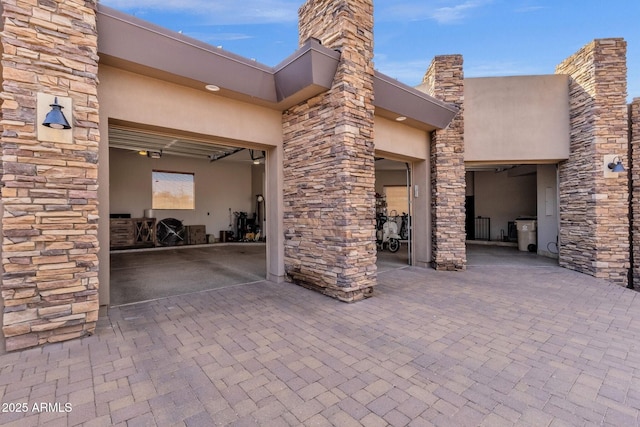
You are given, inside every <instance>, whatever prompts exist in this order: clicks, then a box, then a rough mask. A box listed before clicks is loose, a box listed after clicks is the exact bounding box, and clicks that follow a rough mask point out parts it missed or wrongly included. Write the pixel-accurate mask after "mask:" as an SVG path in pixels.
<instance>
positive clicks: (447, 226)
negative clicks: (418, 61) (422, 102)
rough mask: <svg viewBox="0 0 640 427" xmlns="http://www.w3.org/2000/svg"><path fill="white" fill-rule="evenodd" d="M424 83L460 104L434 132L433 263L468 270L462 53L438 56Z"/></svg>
mask: <svg viewBox="0 0 640 427" xmlns="http://www.w3.org/2000/svg"><path fill="white" fill-rule="evenodd" d="M423 83H426V84H425V87H426V88H427V89H428V91H429V95H431V96H433V97H435V98H437V99H440V100H442V101H445V102H448V103H450V104H454V105H456V106H458V107H459V108H460V111H459V112H458V114H457V115H456V116H455V117H454V119H453V120H452V121H451V123H450V124H449V126H447V127H446V128H445V129H441V130H436V131H434V132H432V134H431V215H432V227H433V228H432V244H433V246H432V251H433V255H432V260H433V261H432V264H433V267H434V268H435V269H436V270H464V269H465V268H466V265H467V255H466V243H465V240H466V233H465V207H464V203H465V189H466V183H465V167H464V116H463V104H464V72H463V59H462V55H441V56H436V57H435V58H434V59H433V61H432V62H431V65H430V66H429V68H428V70H427V72H426V74H425V76H424V79H423Z"/></svg>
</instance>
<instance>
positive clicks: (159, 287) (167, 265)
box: [111, 243, 267, 306]
mask: <svg viewBox="0 0 640 427" xmlns="http://www.w3.org/2000/svg"><path fill="white" fill-rule="evenodd" d="M265 250H266V247H265V245H264V244H263V243H229V244H218V245H198V246H182V247H172V248H154V249H150V250H130V251H115V252H112V253H111V306H117V305H122V304H130V303H134V302H141V301H149V300H154V299H157V298H165V297H168V296H172V295H183V294H189V293H193V292H200V291H204V290H209V289H219V288H224V287H228V286H233V285H238V284H243V283H251V282H256V281H259V280H264V279H265V277H266V275H267V273H266V271H267V269H266V252H265Z"/></svg>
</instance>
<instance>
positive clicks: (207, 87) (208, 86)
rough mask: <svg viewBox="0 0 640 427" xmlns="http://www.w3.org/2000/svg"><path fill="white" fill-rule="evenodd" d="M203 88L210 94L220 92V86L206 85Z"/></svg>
mask: <svg viewBox="0 0 640 427" xmlns="http://www.w3.org/2000/svg"><path fill="white" fill-rule="evenodd" d="M204 88H205V89H206V90H208V91H211V92H218V91H219V90H220V86H216V85H206V86H205V87H204Z"/></svg>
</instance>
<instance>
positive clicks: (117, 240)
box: [109, 218, 156, 249]
mask: <svg viewBox="0 0 640 427" xmlns="http://www.w3.org/2000/svg"><path fill="white" fill-rule="evenodd" d="M110 221H111V224H110V230H109V231H110V239H109V240H110V246H111V249H124V248H146V247H153V246H155V245H156V220H155V218H112V219H111V220H110Z"/></svg>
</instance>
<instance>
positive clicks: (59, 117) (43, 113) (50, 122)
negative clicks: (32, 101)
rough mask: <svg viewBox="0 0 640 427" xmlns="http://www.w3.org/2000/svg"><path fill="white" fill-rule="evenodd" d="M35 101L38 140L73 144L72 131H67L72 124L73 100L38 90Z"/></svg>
mask: <svg viewBox="0 0 640 427" xmlns="http://www.w3.org/2000/svg"><path fill="white" fill-rule="evenodd" d="M36 103H37V104H36V122H35V125H36V134H37V138H38V141H47V142H55V143H63V144H73V141H74V139H73V138H74V136H73V134H74V132H72V131H69V130H70V129H71V128H72V125H73V100H72V99H71V98H70V97H68V96H56V95H50V94H48V93H42V92H38V94H37V95H36ZM63 111H64V112H63Z"/></svg>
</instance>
